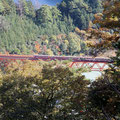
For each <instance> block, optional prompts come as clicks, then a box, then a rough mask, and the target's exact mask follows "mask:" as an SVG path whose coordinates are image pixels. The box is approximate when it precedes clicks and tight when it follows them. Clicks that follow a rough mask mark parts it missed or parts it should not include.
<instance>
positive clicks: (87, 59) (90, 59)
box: [0, 54, 113, 63]
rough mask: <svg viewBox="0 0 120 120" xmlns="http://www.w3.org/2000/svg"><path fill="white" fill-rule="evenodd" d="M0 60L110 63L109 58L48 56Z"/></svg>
mask: <svg viewBox="0 0 120 120" xmlns="http://www.w3.org/2000/svg"><path fill="white" fill-rule="evenodd" d="M0 59H13V60H60V61H61V60H71V61H73V62H105V63H112V62H113V61H112V60H111V59H109V58H100V57H95V58H93V57H81V56H80V57H79V56H49V55H3V54H2V55H0Z"/></svg>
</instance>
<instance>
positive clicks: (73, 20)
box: [0, 0, 102, 55]
mask: <svg viewBox="0 0 120 120" xmlns="http://www.w3.org/2000/svg"><path fill="white" fill-rule="evenodd" d="M101 11H102V6H101V0H94V1H93V0H63V1H62V2H61V3H60V4H59V5H57V6H48V5H43V6H41V7H40V8H39V9H35V7H34V5H33V4H32V1H31V0H20V1H19V2H17V3H14V1H13V0H0V52H1V53H5V52H9V53H10V54H34V53H38V54H49V55H53V54H54V55H76V54H77V55H79V54H86V51H87V49H88V48H87V46H86V43H85V41H84V38H83V36H81V35H80V34H78V32H76V31H75V29H76V30H77V31H80V30H79V29H87V28H88V26H89V23H90V21H92V20H93V19H94V14H95V13H98V12H101ZM92 27H96V26H95V25H94V26H92Z"/></svg>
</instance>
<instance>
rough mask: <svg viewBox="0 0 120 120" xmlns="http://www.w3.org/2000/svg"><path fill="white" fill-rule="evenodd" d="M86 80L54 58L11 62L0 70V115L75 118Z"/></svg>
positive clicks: (81, 113) (57, 119) (27, 119)
mask: <svg viewBox="0 0 120 120" xmlns="http://www.w3.org/2000/svg"><path fill="white" fill-rule="evenodd" d="M88 84H89V81H87V80H85V78H84V76H82V75H81V71H79V70H78V71H75V70H71V69H69V68H68V67H58V65H57V63H56V62H50V63H44V62H40V61H39V62H28V61H27V62H24V65H23V64H20V63H19V64H16V63H11V64H10V65H9V66H8V67H7V68H6V69H5V71H4V73H3V72H2V71H1V74H0V119H3V120H10V119H12V120H21V119H25V120H33V119H34V120H63V119H67V120H73V119H76V120H79V119H80V118H82V117H83V116H84V113H85V112H86V97H87V90H88V88H87V86H88Z"/></svg>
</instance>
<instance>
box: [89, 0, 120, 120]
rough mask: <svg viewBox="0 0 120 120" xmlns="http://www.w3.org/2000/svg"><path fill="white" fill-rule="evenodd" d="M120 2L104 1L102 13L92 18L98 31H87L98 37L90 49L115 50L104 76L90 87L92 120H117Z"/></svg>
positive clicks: (119, 98) (119, 109) (119, 70)
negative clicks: (114, 55)
mask: <svg viewBox="0 0 120 120" xmlns="http://www.w3.org/2000/svg"><path fill="white" fill-rule="evenodd" d="M119 10H120V1H119V0H106V1H105V3H104V11H103V14H97V15H95V17H96V20H95V21H94V22H95V23H99V25H100V27H99V29H97V30H96V29H90V32H91V35H92V36H94V37H96V38H101V41H98V42H97V44H92V45H91V46H92V47H96V48H97V49H100V50H101V48H102V49H113V48H114V49H115V50H116V57H114V58H112V60H113V63H112V65H110V67H109V69H107V70H106V71H105V74H104V75H103V76H102V77H101V78H99V79H98V80H97V81H95V82H93V83H92V85H91V90H90V92H89V97H88V99H89V101H90V102H91V107H90V111H92V113H94V115H93V114H92V113H91V114H92V115H93V116H94V117H93V118H94V119H100V120H101V119H102V120H104V119H105V120H113V119H115V120H119V119H120V35H119V33H120V23H119V19H120V14H119Z"/></svg>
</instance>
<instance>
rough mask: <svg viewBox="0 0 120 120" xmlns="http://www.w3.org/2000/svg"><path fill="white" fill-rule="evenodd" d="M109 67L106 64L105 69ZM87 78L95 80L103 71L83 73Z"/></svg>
mask: <svg viewBox="0 0 120 120" xmlns="http://www.w3.org/2000/svg"><path fill="white" fill-rule="evenodd" d="M107 68H108V65H106V66H105V69H107ZM83 75H85V77H86V78H87V79H90V80H91V81H95V79H96V78H98V77H100V76H101V75H102V71H100V72H99V71H91V72H85V73H83Z"/></svg>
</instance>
